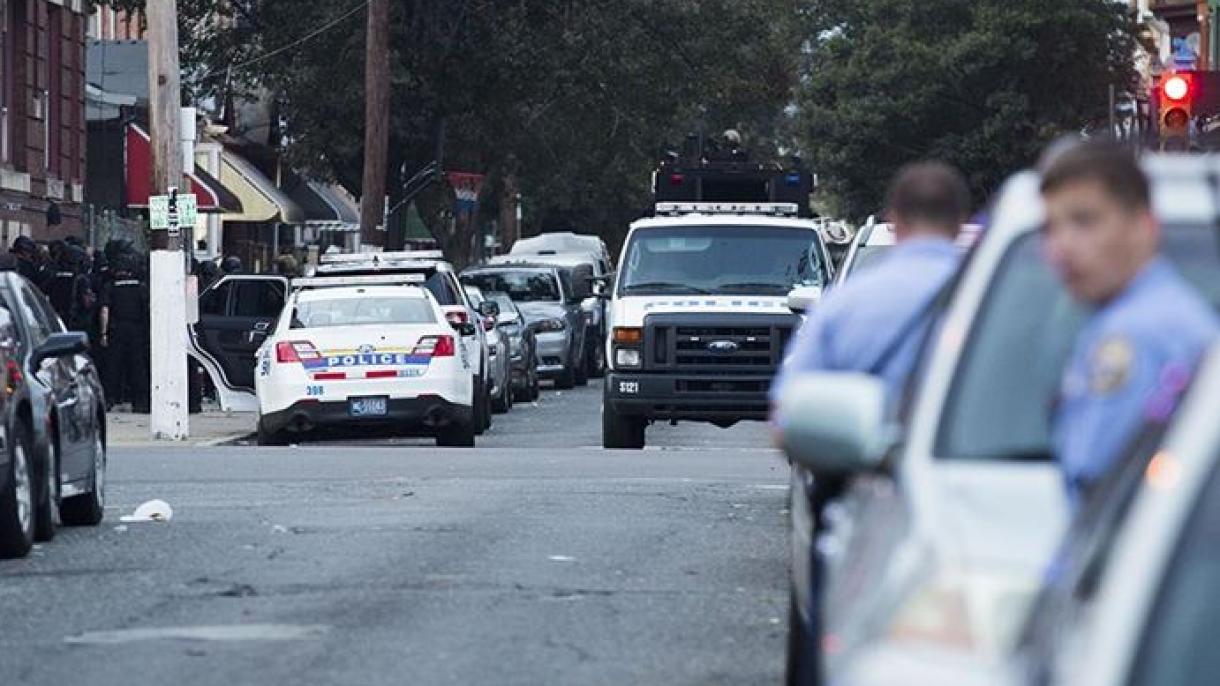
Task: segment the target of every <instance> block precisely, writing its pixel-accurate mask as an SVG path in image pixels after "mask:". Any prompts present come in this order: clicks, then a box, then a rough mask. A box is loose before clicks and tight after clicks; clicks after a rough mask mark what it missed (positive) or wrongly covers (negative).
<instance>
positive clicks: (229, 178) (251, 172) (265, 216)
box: [220, 150, 306, 224]
mask: <svg viewBox="0 0 1220 686" xmlns="http://www.w3.org/2000/svg"><path fill="white" fill-rule="evenodd" d="M220 160H221V163H220V181H221V183H223V184H224V185H225V186H226V187H227V188H229V189H230V190H232V191H233V192H234V193H235V194H236V195H237V197H238V199H240V200H241V204H242V208H243V209H242V212H241V213H240V214H226V215H225V218H224V219H225V221H226V222H279V223H281V224H304V223H305V219H306V217H305V212H304V211H303V210H302V209H301V206H300V205H298V204H297V203H295V202H293V200H292V199H291V198H289V197H288V195H287V194H285V193H284V192H283V191H281V190H280V189H279V188H277V187H276V185H275V183H273V182H272V181H271V179H268V178H267V177H266V176H265V175H264V174H263V173H262V172H261V171H259V170H258V168H257V167H255V166H254V165H253V164H250V162H248V161H247V160H246V159H245V158H243V157H241V156H240V155H238V154H236V153H233V152H231V151H229V150H225V151H224V152H222V153H221V155H220Z"/></svg>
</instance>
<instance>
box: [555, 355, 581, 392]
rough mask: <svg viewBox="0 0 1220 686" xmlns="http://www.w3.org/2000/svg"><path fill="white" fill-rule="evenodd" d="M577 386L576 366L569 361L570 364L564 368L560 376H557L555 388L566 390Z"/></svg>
mask: <svg viewBox="0 0 1220 686" xmlns="http://www.w3.org/2000/svg"><path fill="white" fill-rule="evenodd" d="M575 387H576V368H575V367H573V366H572V363H571V362H570V361H569V363H568V366H566V367H564V368H563V371H562V372H560V373H559V376H557V377H555V388H557V389H559V390H561V391H566V390H569V389H571V388H575Z"/></svg>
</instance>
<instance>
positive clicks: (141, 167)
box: [123, 123, 242, 212]
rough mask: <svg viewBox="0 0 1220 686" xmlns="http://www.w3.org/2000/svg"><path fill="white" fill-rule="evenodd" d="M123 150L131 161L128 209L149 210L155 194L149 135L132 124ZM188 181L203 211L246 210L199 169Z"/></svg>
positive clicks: (233, 196)
mask: <svg viewBox="0 0 1220 686" xmlns="http://www.w3.org/2000/svg"><path fill="white" fill-rule="evenodd" d="M123 147H124V156H125V158H126V160H127V171H126V175H127V176H126V179H127V194H126V195H127V198H126V199H127V206H128V207H135V208H144V207H148V196H149V194H150V193H151V192H152V149H151V146H150V144H149V136H148V132H147V131H145V130H144V129H143V128H141V127H140V126H139V125H138V124H135V123H131V124H128V125H127V132H126V137H125V140H124V146H123ZM187 179H188V180H189V181H190V188H189V189H187V192H189V193H194V194H195V199H196V200H197V201H198V203H199V211H200V212H241V211H242V203H241V200H239V199H238V197H237V196H235V195H234V194H233V193H231V192H230V191H229V189H228V188H225V186H224V184H223V183H222V182H220V181H219V180H217V179H216V178H214V177H212V176H210V175H208V173H207V172H205V171H203V170H202V169H200V168H199V167H195V171H194V172H193V173H190V174H187Z"/></svg>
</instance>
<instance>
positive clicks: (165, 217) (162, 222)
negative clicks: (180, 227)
mask: <svg viewBox="0 0 1220 686" xmlns="http://www.w3.org/2000/svg"><path fill="white" fill-rule="evenodd" d="M148 226H149V228H151V229H153V230H154V231H156V230H163V229H168V228H169V196H168V195H154V196H152V197H151V198H149V199H148Z"/></svg>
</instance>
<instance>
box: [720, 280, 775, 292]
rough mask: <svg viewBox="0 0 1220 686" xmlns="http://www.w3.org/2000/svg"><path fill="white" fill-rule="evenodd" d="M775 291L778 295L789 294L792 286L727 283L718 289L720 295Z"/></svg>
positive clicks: (744, 282)
mask: <svg viewBox="0 0 1220 686" xmlns="http://www.w3.org/2000/svg"><path fill="white" fill-rule="evenodd" d="M743 290H746V291H768V292H771V291H774V292H777V293H787V292H788V291H790V290H792V287H791V286H785V285H784V284H780V283H774V282H771V283H766V282H762V281H742V282H741V283H726V284H724V285H722V286H718V287H717V288H716V292H718V293H733V292H735V291H743Z"/></svg>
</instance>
